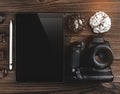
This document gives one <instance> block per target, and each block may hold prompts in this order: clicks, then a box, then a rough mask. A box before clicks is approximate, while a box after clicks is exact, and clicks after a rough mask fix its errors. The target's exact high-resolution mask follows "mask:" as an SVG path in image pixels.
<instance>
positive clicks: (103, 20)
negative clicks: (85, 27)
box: [89, 11, 111, 33]
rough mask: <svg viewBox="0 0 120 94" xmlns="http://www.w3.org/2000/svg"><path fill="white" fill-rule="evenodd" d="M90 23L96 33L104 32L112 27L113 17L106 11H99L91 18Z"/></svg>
mask: <svg viewBox="0 0 120 94" xmlns="http://www.w3.org/2000/svg"><path fill="white" fill-rule="evenodd" d="M89 24H90V26H91V27H92V28H93V32H94V33H104V32H107V31H108V30H109V29H110V27H111V19H110V17H109V16H108V15H107V14H106V13H104V12H101V11H99V12H96V13H95V14H94V15H93V16H92V17H91V18H90V21H89Z"/></svg>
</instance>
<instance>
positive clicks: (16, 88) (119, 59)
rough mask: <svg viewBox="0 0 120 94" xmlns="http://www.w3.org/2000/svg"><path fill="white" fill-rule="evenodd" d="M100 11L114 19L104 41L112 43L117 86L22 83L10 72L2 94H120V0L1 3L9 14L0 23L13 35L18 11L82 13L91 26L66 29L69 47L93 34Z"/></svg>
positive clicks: (0, 90)
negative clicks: (93, 18) (76, 30)
mask: <svg viewBox="0 0 120 94" xmlns="http://www.w3.org/2000/svg"><path fill="white" fill-rule="evenodd" d="M97 11H104V12H106V13H107V14H108V15H109V16H110V18H111V20H112V27H111V29H110V31H109V32H108V33H106V34H105V35H104V38H105V40H108V41H109V42H110V45H111V47H112V50H113V53H114V57H115V60H114V62H113V64H112V66H111V67H112V72H113V74H114V81H113V82H114V83H101V84H85V83H84V84H82V83H81V84H79V83H78V84H62V83H59V84H56V83H18V82H16V81H15V71H9V73H8V75H7V77H5V78H3V79H0V94H120V83H118V82H120V0H0V12H3V13H5V15H6V20H5V22H4V23H3V24H0V32H6V33H7V34H9V32H8V30H9V21H10V19H14V17H15V13H17V12H64V13H68V12H69V13H71V12H80V13H81V14H82V17H84V18H85V20H86V22H87V27H86V29H85V30H84V31H83V32H81V33H79V34H75V33H69V31H67V30H65V31H64V33H65V36H66V41H67V42H66V44H65V45H68V44H69V43H71V42H74V41H81V40H83V39H86V38H87V37H88V36H91V35H93V33H92V29H91V28H90V26H89V24H88V21H89V18H90V17H91V16H92V15H93V14H94V13H95V12H97ZM0 47H1V48H2V47H3V48H5V49H8V40H7V42H6V43H5V44H2V43H0ZM7 60H8V58H7ZM6 62H8V61H6ZM14 63H15V62H14ZM31 92H32V93H31Z"/></svg>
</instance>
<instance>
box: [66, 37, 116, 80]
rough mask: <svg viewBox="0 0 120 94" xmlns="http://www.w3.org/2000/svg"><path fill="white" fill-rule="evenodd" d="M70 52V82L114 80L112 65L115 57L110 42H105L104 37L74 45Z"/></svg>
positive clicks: (89, 39) (93, 38)
mask: <svg viewBox="0 0 120 94" xmlns="http://www.w3.org/2000/svg"><path fill="white" fill-rule="evenodd" d="M69 52H70V53H69V54H70V55H69V56H70V59H68V61H69V62H71V65H70V69H71V73H68V74H69V76H68V77H69V78H68V79H69V80H72V81H83V80H84V81H97V82H99V81H101V82H109V81H112V80H113V75H112V71H111V68H110V65H111V64H112V62H113V59H114V57H113V53H112V50H111V47H110V45H109V42H108V41H105V40H104V39H103V38H102V36H94V37H92V38H88V39H87V41H84V42H76V43H72V44H71V46H70V49H69ZM68 79H67V80H68Z"/></svg>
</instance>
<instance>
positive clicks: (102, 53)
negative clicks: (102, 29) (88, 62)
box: [92, 45, 113, 68]
mask: <svg viewBox="0 0 120 94" xmlns="http://www.w3.org/2000/svg"><path fill="white" fill-rule="evenodd" d="M92 56H93V65H94V66H95V67H96V68H105V67H108V66H109V65H110V64H112V62H113V54H112V51H111V49H110V47H108V46H105V45H99V46H97V47H96V48H95V49H94V51H93V55H92Z"/></svg>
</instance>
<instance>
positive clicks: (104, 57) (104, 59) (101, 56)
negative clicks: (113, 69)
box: [95, 49, 111, 63]
mask: <svg viewBox="0 0 120 94" xmlns="http://www.w3.org/2000/svg"><path fill="white" fill-rule="evenodd" d="M110 55H111V54H110V53H109V51H108V50H106V49H99V50H98V51H97V52H96V55H95V59H96V61H97V62H99V63H108V62H110V58H111V56H110Z"/></svg>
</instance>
